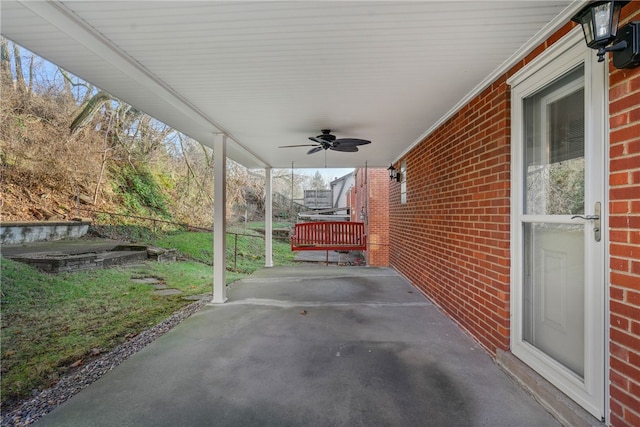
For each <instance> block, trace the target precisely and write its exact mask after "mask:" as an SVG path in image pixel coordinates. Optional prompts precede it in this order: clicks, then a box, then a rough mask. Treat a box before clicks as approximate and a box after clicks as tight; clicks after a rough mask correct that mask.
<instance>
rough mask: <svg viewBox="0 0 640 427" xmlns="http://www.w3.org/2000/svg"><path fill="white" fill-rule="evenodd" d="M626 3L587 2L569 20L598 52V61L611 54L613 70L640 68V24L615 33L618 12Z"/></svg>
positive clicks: (616, 30) (626, 1)
mask: <svg viewBox="0 0 640 427" xmlns="http://www.w3.org/2000/svg"><path fill="white" fill-rule="evenodd" d="M627 3H629V0H625V1H595V2H591V3H589V4H587V5H586V6H585V7H584V8H582V10H581V11H580V12H578V13H577V14H576V15H575V16H574V17H573V18H571V19H572V21H575V22H577V23H579V24H580V25H581V26H582V31H583V32H584V39H585V41H586V42H587V46H589V47H590V48H592V49H597V50H598V62H602V61H604V55H605V53H607V52H613V65H615V66H616V68H633V67H637V66H638V65H640V22H631V23H629V24H627V25H625V26H624V27H622V28H620V31H618V23H619V22H620V9H622V8H623V7H624V6H625V5H626V4H627ZM618 32H619V33H620V34H619V35H618ZM612 42H613V45H611V46H609V45H610V44H611V43H612Z"/></svg>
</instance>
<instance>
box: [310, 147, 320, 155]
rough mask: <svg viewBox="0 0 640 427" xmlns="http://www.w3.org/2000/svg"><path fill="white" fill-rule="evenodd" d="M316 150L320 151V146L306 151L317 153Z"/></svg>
mask: <svg viewBox="0 0 640 427" xmlns="http://www.w3.org/2000/svg"><path fill="white" fill-rule="evenodd" d="M318 151H322V147H315V148H312V149H311V150H309V151H307V154H313V153H317V152H318Z"/></svg>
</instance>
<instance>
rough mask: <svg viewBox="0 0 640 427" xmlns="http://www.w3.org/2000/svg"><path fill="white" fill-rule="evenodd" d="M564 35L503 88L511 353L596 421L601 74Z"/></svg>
mask: <svg viewBox="0 0 640 427" xmlns="http://www.w3.org/2000/svg"><path fill="white" fill-rule="evenodd" d="M575 39H576V37H574V36H573V35H572V36H570V37H568V38H567V40H565V41H564V42H560V43H559V45H558V46H556V47H555V48H554V49H553V50H551V51H548V52H546V53H545V55H544V56H543V57H542V58H540V59H539V60H538V61H537V62H534V63H533V64H532V65H531V66H530V67H529V69H527V68H525V69H524V70H523V71H522V72H521V73H519V74H518V75H516V76H514V78H513V79H511V80H510V84H511V85H512V111H513V113H512V114H513V116H512V128H513V131H512V146H513V150H512V155H513V157H512V162H513V168H512V172H513V175H512V181H513V184H512V196H513V197H512V200H513V203H512V218H513V221H512V263H513V264H512V265H513V269H512V282H513V292H512V307H513V313H512V315H513V324H512V352H513V353H514V354H515V355H516V356H518V357H519V358H521V359H522V360H523V361H524V362H526V363H527V364H529V365H530V366H531V367H533V368H534V369H535V370H537V371H538V372H539V373H540V374H542V375H543V376H544V377H545V378H547V379H548V380H549V381H550V382H552V383H553V384H554V385H556V386H557V387H558V388H560V389H561V390H562V391H564V392H565V393H566V394H567V395H568V396H569V397H571V398H572V399H573V400H575V401H576V402H577V403H579V404H580V405H582V406H583V407H584V408H585V409H587V410H588V411H589V412H590V413H591V414H593V415H594V416H596V417H597V418H598V419H601V418H602V417H603V415H604V396H605V382H604V378H605V367H604V352H605V347H604V324H605V319H604V306H605V296H604V295H605V292H604V290H605V252H604V251H605V245H604V241H603V238H602V237H603V236H604V235H605V233H602V232H601V230H602V228H603V226H604V225H603V224H604V219H605V218H604V214H603V212H602V206H604V176H605V175H604V168H605V157H604V154H603V152H604V151H603V150H604V147H605V132H604V129H605V109H604V106H605V100H606V99H605V88H606V84H605V79H604V71H605V70H604V64H598V63H597V62H595V61H594V60H593V58H592V57H594V56H595V55H593V52H592V51H591V50H589V49H587V48H586V47H584V44H583V43H582V40H580V38H578V39H577V41H576V40H575Z"/></svg>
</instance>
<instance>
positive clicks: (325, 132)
mask: <svg viewBox="0 0 640 427" xmlns="http://www.w3.org/2000/svg"><path fill="white" fill-rule="evenodd" d="M317 138H319V139H322V140H323V141H327V142H333V141H335V140H336V136H335V135H331V130H330V129H322V135H318V136H317Z"/></svg>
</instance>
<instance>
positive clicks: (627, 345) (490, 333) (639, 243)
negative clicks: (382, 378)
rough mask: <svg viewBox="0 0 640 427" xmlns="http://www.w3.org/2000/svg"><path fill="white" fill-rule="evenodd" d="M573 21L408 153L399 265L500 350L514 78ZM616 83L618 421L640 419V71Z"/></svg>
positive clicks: (393, 221) (639, 16)
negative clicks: (511, 85) (509, 82)
mask: <svg viewBox="0 0 640 427" xmlns="http://www.w3.org/2000/svg"><path fill="white" fill-rule="evenodd" d="M623 18H624V21H623V22H627V21H629V20H631V19H633V20H636V21H637V20H640V2H631V3H629V4H628V5H627V6H626V7H625V8H624V9H623ZM573 25H574V24H573V23H567V24H566V25H565V26H564V27H563V28H562V29H560V30H559V31H558V32H557V33H556V34H554V35H553V36H552V37H550V38H549V39H548V40H547V41H545V42H544V43H542V44H541V45H540V46H538V47H537V48H536V49H534V50H533V51H532V52H531V53H530V54H529V55H528V56H527V57H526V58H525V59H524V60H522V61H521V62H520V63H518V65H517V66H515V67H514V68H513V69H512V70H510V71H509V72H508V73H506V74H505V76H503V77H501V78H500V79H498V80H497V81H496V82H495V83H493V84H492V85H491V87H489V88H487V89H486V90H485V91H484V92H483V93H482V94H480V95H479V96H477V97H476V98H475V99H473V100H472V101H471V102H469V104H467V105H466V106H465V107H463V108H462V109H461V110H460V111H459V112H458V113H457V114H455V115H454V116H452V117H451V118H450V119H449V120H447V122H446V123H444V124H443V125H442V126H441V127H440V128H439V129H437V130H436V131H435V132H433V133H432V134H431V135H429V136H428V137H427V138H426V139H425V140H424V141H423V142H422V143H421V144H419V145H418V146H417V147H415V148H414V149H413V150H412V151H410V152H409V153H408V154H407V155H406V157H405V158H404V160H406V162H407V177H408V180H407V193H408V198H407V203H406V204H404V205H402V204H400V184H399V183H396V182H392V183H391V184H390V191H389V200H390V202H389V209H390V224H389V229H390V236H393V238H392V241H391V246H390V264H391V266H393V267H394V268H396V269H397V270H398V271H400V272H401V273H402V274H403V275H405V276H406V277H407V278H408V279H409V280H410V281H411V282H412V283H413V284H414V285H415V286H417V287H419V288H420V289H422V290H423V291H424V292H425V293H426V294H427V295H428V296H429V297H430V298H431V299H432V300H433V301H434V302H435V303H436V304H438V305H439V306H440V307H441V308H442V309H443V310H444V311H445V312H447V313H448V314H449V315H450V316H451V317H452V318H453V319H454V320H456V321H457V322H458V323H459V324H460V325H461V326H462V327H464V328H465V329H467V330H468V331H469V332H470V333H471V334H472V335H473V336H474V337H475V338H476V339H477V340H478V341H479V342H480V343H481V344H482V345H483V346H484V347H485V348H486V349H487V350H488V351H489V352H490V353H491V354H495V351H496V349H503V350H506V349H508V348H509V310H510V307H509V283H510V277H509V263H510V261H509V257H510V254H509V251H510V248H509V241H510V235H509V196H510V195H509V187H510V183H509V179H510V176H509V174H510V170H509V169H510V158H509V157H510V140H509V134H510V122H509V120H510V105H509V103H510V94H509V88H508V87H507V85H506V83H505V81H506V79H507V78H508V76H510V75H512V74H513V73H515V72H516V71H517V70H519V69H520V68H522V67H523V66H524V65H525V64H527V63H529V62H530V61H531V60H532V59H534V58H535V57H536V56H538V55H539V54H540V53H541V52H543V51H544V50H545V49H546V48H547V47H548V46H550V45H551V44H553V43H554V42H555V41H557V40H559V39H560V38H561V37H562V36H564V35H565V34H566V33H567V32H568V31H569V30H570V29H571V28H572V27H573ZM594 55H595V51H594ZM608 56H610V55H608ZM609 85H610V88H609V114H610V123H609V124H610V138H609V139H610V150H609V157H610V159H609V161H610V163H609V169H610V175H609V231H608V237H609V241H610V260H609V261H610V287H609V291H610V301H609V308H610V323H611V324H610V328H609V335H610V342H609V349H610V358H609V361H610V372H609V377H610V386H609V387H610V388H609V391H610V401H609V403H610V408H611V411H610V416H609V419H610V422H611V425H613V426H631V425H634V426H636V425H637V426H640V67H639V68H635V69H632V70H615V69H614V68H613V67H612V66H610V75H609ZM394 166H395V167H396V168H399V164H395V165H394Z"/></svg>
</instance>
